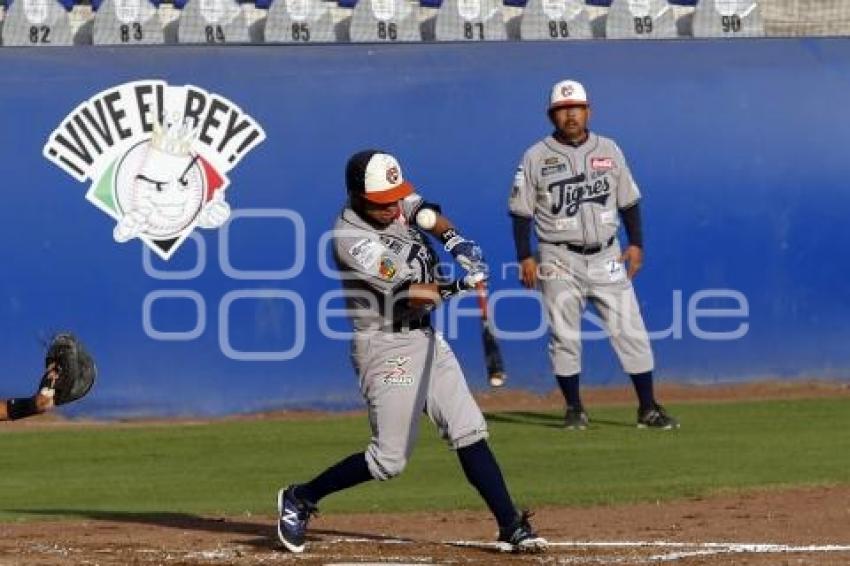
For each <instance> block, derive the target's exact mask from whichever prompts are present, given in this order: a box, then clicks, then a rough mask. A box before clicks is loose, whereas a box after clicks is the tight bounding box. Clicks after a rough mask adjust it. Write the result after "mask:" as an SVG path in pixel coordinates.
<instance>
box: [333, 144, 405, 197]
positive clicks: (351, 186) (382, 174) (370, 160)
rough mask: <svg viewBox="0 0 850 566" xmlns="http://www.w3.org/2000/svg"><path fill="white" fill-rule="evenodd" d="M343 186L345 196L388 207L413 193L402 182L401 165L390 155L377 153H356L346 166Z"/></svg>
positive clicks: (371, 150) (379, 151) (373, 151)
mask: <svg viewBox="0 0 850 566" xmlns="http://www.w3.org/2000/svg"><path fill="white" fill-rule="evenodd" d="M345 186H346V188H347V189H348V194H349V195H352V196H355V195H359V196H362V197H363V198H364V199H366V200H368V201H370V202H374V203H378V204H388V203H391V202H395V201H397V200H400V199H403V198H404V197H406V196H407V195H409V194H411V193H412V192H413V185H411V184H410V182H409V181H405V180H404V176H403V175H402V172H401V165H399V163H398V160H397V159H396V158H395V157H393V156H392V155H390V154H389V153H386V152H383V151H381V150H378V149H367V150H364V151H358V152H357V153H355V154H354V155H352V156H351V158H349V160H348V163H347V164H346V166H345Z"/></svg>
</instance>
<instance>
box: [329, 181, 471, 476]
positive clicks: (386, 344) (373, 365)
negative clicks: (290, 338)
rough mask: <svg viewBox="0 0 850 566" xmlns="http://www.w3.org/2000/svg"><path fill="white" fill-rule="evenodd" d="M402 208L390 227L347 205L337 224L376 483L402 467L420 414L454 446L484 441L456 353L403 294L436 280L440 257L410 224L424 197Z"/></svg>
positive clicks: (354, 356)
mask: <svg viewBox="0 0 850 566" xmlns="http://www.w3.org/2000/svg"><path fill="white" fill-rule="evenodd" d="M401 204H402V207H401V208H402V214H401V215H400V217H399V218H397V219H396V220H395V221H394V222H393V223H392V224H390V225H389V226H387V227H386V228H376V227H375V226H373V225H371V224H369V223H368V222H366V221H365V220H364V219H363V218H362V217H361V216H360V215H358V214H357V213H356V212H355V211H354V210H352V209H351V208H350V207H348V206H347V207H346V208H345V209H344V210H343V211H342V214H341V215H340V217H339V219H338V220H337V223H336V225H335V227H334V255H335V259H336V261H337V265H338V267H339V270H340V278H341V279H342V285H343V288H344V290H345V291H346V301H347V308H348V312H349V316H350V317H351V319H352V322H353V325H354V329H355V331H354V339H353V341H352V350H351V352H352V361H353V364H354V368H355V370H356V371H357V375H358V377H359V380H360V390H361V393H362V394H363V396H364V398H365V399H366V402H367V405H368V410H369V422H370V424H371V428H372V440H371V442H370V444H369V446H368V448H367V449H366V461H367V463H368V466H369V470H370V472H371V473H372V476H373V477H374V478H375V479H379V480H386V479H390V478H392V477H394V476H396V475H398V474H399V473H401V471H402V470H403V469H404V466H405V464H406V462H407V459H408V458H409V456H410V454H411V452H412V450H413V445H414V442H415V440H416V435H417V428H418V424H419V416H420V415H421V414H422V412H423V411H425V412H427V414H428V417H429V418H430V419H431V421H432V422H434V423H435V424H436V425H437V426H438V427H439V429H440V432H441V434H442V436H443V437H444V438H445V439H446V440H447V441H448V442H449V444H450V445H451V447H452V448H455V449H457V448H462V447H464V446H469V445H471V444H474V443H475V442H478V441H479V440H481V439H483V438H486V437H487V425H486V422H485V421H484V417H483V415H482V414H481V410H480V409H479V408H478V405H477V404H476V402H475V399H473V397H472V395H471V393H470V392H469V389H468V387H467V385H466V380H465V378H464V376H463V372H462V371H461V369H460V365H459V364H458V362H457V359H456V358H455V356H454V353H453V352H452V350H451V348H450V347H449V345H448V344H447V343H446V341H445V340H444V339H443V337H442V336H441V335H440V334H439V333H437V332H435V331H434V330H433V329H432V328H431V324H430V310H431V309H430V308H418V309H415V308H411V307H410V306H409V305H408V302H407V299H406V297H405V296H404V293H403V292H400V291H403V290H404V288H405V285H406V284H408V283H430V282H434V281H435V279H437V278H438V273H437V255H436V254H435V253H434V250H433V249H432V248H431V246H430V245H429V243H428V241H427V239H426V237H425V236H424V235H423V234H422V233H421V232H420V231H419V230H418V229H417V228H416V227H414V226H412V225H411V224H409V223H408V222H407V220H406V219H407V218H413V216H414V214H415V212H416V211H417V210H418V208H419V206H421V204H422V199H421V197H419V196H418V195H416V194H413V195H411V196H409V197H407V198H405V199H404V200H403V201H401Z"/></svg>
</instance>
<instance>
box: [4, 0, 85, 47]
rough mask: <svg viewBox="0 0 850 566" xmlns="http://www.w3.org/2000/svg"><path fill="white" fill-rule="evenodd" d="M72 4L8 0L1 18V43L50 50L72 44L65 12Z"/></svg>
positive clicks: (46, 0)
mask: <svg viewBox="0 0 850 566" xmlns="http://www.w3.org/2000/svg"><path fill="white" fill-rule="evenodd" d="M72 6H73V2H62V3H60V2H57V1H56V0H9V1H8V2H7V4H6V14H5V17H4V19H3V36H2V44H3V45H9V46H17V47H24V46H34V47H35V46H37V47H51V46H62V45H73V44H74V37H73V34H72V32H71V23H70V19H69V18H68V10H70V9H71V7H72Z"/></svg>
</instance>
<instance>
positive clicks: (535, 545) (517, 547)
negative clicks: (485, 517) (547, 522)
mask: <svg viewBox="0 0 850 566" xmlns="http://www.w3.org/2000/svg"><path fill="white" fill-rule="evenodd" d="M529 517H531V513H529V512H528V511H523V512H522V515H520V516H519V517H517V519H516V521H514V524H513V525H511V526H510V527H509V528H507V529H500V530H499V540H498V541H497V542H496V546H497V548H498V549H499V550H500V551H502V552H527V553H536V552H545V551H546V547H547V546H548V544H549V543H547V542H546V539H545V538H543V537H540V536H537V533H535V532H534V529H533V528H532V527H531V523H529V521H528V519H529Z"/></svg>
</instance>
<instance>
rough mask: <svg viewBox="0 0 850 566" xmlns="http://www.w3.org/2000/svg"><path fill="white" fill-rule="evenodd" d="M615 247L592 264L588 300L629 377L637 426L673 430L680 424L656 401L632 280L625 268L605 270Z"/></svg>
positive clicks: (649, 354)
mask: <svg viewBox="0 0 850 566" xmlns="http://www.w3.org/2000/svg"><path fill="white" fill-rule="evenodd" d="M618 256H619V252H618V251H617V247H616V246H615V247H613V248H612V249H611V251H609V252H605V253H603V254H600V257H599V258H598V259H597V260H595V261H594V262H593V263H595V264H597V267H598V269H597V270H590V273H589V274H588V275H589V277H591V278H595V279H596V281H595V282H594V284H593V285H592V286H591V287H592V289H593V290H592V292H591V296H590V300H591V301H592V302H593V304H594V306H595V307H596V309H597V310H598V311H599V314H600V316H601V317H602V320H603V321H604V323H605V327H606V330H607V331H608V335H609V337H610V340H611V346H612V347H613V348H614V352H615V353H616V354H617V357H618V358H619V360H620V365H621V366H622V367H623V371H625V372H626V373H627V374H629V377H631V380H632V384H633V385H634V388H635V394H636V395H637V398H638V417H637V426H638V427H640V428H657V429H674V428H679V421H677V420H676V419H675V418H673V417H672V416H670V415H669V414H668V413H667V411H666V410H665V409H664V407H663V406H661V404H660V403H658V402H657V401H656V399H655V392H654V387H653V376H652V372H653V369H654V367H655V360H654V357H653V355H652V345H651V344H650V341H649V334H648V333H647V331H646V326H645V325H644V322H643V316H642V315H641V312H640V305H639V304H638V301H637V296H636V295H635V290H634V287H633V285H632V282H631V280H630V279H629V278H628V277H627V276H626V273H625V270H624V269H622V268H621V269H619V271H616V270H615V271H613V273H615V275H612V270H611V269H607V268H605V266H606V265H608V264H610V263H611V262H617V261H618V259H617V258H618Z"/></svg>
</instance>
